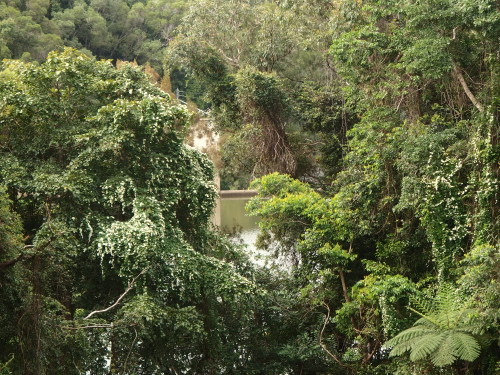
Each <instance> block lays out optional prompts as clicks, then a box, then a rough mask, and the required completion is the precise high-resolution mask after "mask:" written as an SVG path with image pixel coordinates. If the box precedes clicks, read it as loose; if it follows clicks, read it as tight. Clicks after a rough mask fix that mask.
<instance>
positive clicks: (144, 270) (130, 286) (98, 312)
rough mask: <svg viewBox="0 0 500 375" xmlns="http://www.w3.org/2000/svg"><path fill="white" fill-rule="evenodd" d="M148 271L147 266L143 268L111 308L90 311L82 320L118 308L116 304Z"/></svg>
mask: <svg viewBox="0 0 500 375" xmlns="http://www.w3.org/2000/svg"><path fill="white" fill-rule="evenodd" d="M148 269H149V266H148V267H146V268H144V269H143V270H142V271H141V272H140V273H139V274H138V275H137V276H136V277H134V278H133V279H132V280H131V281H130V282H129V283H128V286H127V289H125V291H124V292H123V293H122V294H121V295H120V296H119V297H118V299H117V300H116V301H115V303H113V304H112V305H111V306H109V307H106V308H105V309H102V310H95V311H92V312H91V313H89V314H88V315H87V316H86V317H85V318H83V320H87V319H90V317H92V316H93V315H95V314H100V313H103V312H107V311H109V310H111V309H112V308H114V307H116V306H118V304H119V303H120V302H121V300H122V299H123V298H124V297H125V296H126V295H127V293H128V292H130V291H131V290H132V288H133V287H134V284H135V282H136V281H137V279H138V278H139V277H140V276H142V275H143V274H144V273H145V272H146V271H147V270H148Z"/></svg>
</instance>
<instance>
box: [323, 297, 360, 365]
mask: <svg viewBox="0 0 500 375" xmlns="http://www.w3.org/2000/svg"><path fill="white" fill-rule="evenodd" d="M323 305H324V306H325V307H326V310H327V314H326V317H325V321H324V322H323V327H322V328H321V332H320V333H319V346H321V348H322V349H323V350H324V351H325V352H326V353H327V354H328V355H329V356H330V357H332V358H333V359H334V360H335V362H337V363H338V364H339V365H340V366H342V367H345V368H348V369H351V370H352V369H353V368H352V367H351V366H349V365H346V364H345V363H343V362H342V361H341V360H340V359H338V357H337V356H336V355H335V354H333V353H332V352H331V351H330V350H328V348H327V347H326V344H325V343H324V342H323V333H324V332H325V328H326V325H327V324H328V320H330V306H328V304H327V303H325V302H323Z"/></svg>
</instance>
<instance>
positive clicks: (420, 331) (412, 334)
mask: <svg viewBox="0 0 500 375" xmlns="http://www.w3.org/2000/svg"><path fill="white" fill-rule="evenodd" d="M434 332H435V330H433V329H429V328H427V327H424V326H421V325H420V326H414V327H411V328H408V329H405V330H404V331H402V332H400V333H398V334H397V335H396V336H394V337H393V338H392V339H390V340H389V341H387V342H386V343H385V344H384V346H387V347H395V346H396V345H399V344H403V343H409V344H410V345H411V343H412V342H413V341H414V339H415V338H418V337H421V336H423V335H428V334H432V333H434Z"/></svg>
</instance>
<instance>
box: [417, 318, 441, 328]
mask: <svg viewBox="0 0 500 375" xmlns="http://www.w3.org/2000/svg"><path fill="white" fill-rule="evenodd" d="M413 325H414V326H418V325H419V326H425V327H427V328H429V329H433V330H435V329H438V328H440V326H439V324H438V322H436V320H435V319H434V318H433V317H431V316H423V315H422V317H421V318H420V319H419V320H417V321H416V322H415V323H414V324H413Z"/></svg>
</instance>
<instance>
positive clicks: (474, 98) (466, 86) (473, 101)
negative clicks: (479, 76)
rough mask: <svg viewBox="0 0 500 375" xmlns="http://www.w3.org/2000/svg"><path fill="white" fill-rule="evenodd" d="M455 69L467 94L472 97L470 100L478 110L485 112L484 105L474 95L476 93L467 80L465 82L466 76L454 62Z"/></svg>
mask: <svg viewBox="0 0 500 375" xmlns="http://www.w3.org/2000/svg"><path fill="white" fill-rule="evenodd" d="M453 71H454V72H455V74H456V76H457V78H458V81H459V82H460V84H461V85H462V88H463V89H464V91H465V94H466V95H467V97H468V98H469V99H470V101H471V102H472V104H474V106H475V107H476V108H477V110H478V111H479V112H484V107H483V105H482V104H481V103H480V102H479V101H478V100H477V99H476V97H475V96H474V94H473V93H472V91H470V89H469V86H468V85H467V82H465V78H464V76H463V74H462V72H461V70H460V68H459V67H458V65H457V64H455V63H453Z"/></svg>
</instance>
